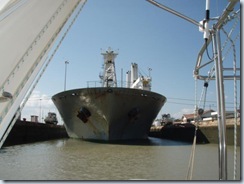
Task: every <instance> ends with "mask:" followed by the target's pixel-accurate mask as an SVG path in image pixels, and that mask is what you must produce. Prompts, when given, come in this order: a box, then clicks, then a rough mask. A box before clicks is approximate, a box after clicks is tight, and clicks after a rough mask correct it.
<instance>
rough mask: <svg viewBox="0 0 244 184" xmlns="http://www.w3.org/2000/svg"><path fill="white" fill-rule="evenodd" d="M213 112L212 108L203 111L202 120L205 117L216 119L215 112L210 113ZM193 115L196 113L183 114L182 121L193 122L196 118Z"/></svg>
mask: <svg viewBox="0 0 244 184" xmlns="http://www.w3.org/2000/svg"><path fill="white" fill-rule="evenodd" d="M213 112H215V111H214V110H212V109H209V110H206V111H204V112H203V114H202V115H201V119H202V120H205V119H207V120H214V119H216V114H212V113H213ZM195 116H196V115H195V114H194V113H193V114H183V116H182V121H183V122H185V123H191V122H194V120H195V118H196V117H195Z"/></svg>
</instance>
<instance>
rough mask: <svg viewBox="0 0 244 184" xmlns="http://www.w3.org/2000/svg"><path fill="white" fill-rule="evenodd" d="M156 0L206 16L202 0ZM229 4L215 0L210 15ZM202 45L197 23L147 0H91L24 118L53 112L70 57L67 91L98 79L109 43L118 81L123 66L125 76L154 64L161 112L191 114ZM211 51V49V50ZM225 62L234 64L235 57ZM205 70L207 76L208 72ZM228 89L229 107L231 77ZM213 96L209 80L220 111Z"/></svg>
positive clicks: (210, 97) (191, 14)
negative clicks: (133, 68) (134, 66)
mask: <svg viewBox="0 0 244 184" xmlns="http://www.w3.org/2000/svg"><path fill="white" fill-rule="evenodd" d="M158 2H160V3H162V4H164V5H166V6H168V7H170V8H172V9H175V10H177V11H178V12H180V13H182V14H184V15H186V16H188V17H191V18H193V19H195V20H196V21H201V20H203V19H204V17H205V1H204V0H184V1H182V0H158ZM227 4H228V1H227V0H211V5H210V16H211V17H216V16H218V15H219V14H221V13H222V11H223V9H224V8H225V7H226V5H227ZM238 6H239V5H238ZM238 6H237V7H238ZM238 9H239V8H238ZM237 30H238V31H239V30H240V28H239V27H238V29H237ZM239 39H240V38H239ZM237 42H240V41H237ZM203 43H204V39H203V34H202V33H201V32H199V30H198V27H197V26H195V25H193V24H191V23H189V22H187V21H185V20H182V19H181V18H179V17H176V16H175V15H172V14H170V13H168V12H166V11H164V10H162V9H159V8H158V7H156V6H154V5H152V4H150V3H148V2H147V1H145V0H88V1H87V3H86V4H85V6H84V8H83V10H82V11H81V14H80V15H79V17H78V19H77V20H76V22H75V23H74V25H73V27H72V28H71V30H70V32H69V33H68V35H67V36H66V38H65V40H64V41H63V44H62V45H61V47H60V49H59V50H58V52H57V53H56V55H55V56H54V58H53V60H52V62H51V63H50V65H49V67H48V69H47V70H46V72H45V74H44V75H43V77H42V79H41V80H40V82H39V84H38V85H37V87H36V88H35V91H34V92H33V95H32V97H31V98H30V100H29V102H28V103H27V104H26V107H25V109H24V110H23V112H22V117H26V118H27V119H28V118H29V115H30V114H35V113H36V114H37V115H39V113H40V112H41V113H42V114H44V115H46V114H47V112H48V111H49V110H51V111H54V108H53V107H52V102H51V100H50V98H51V96H53V95H54V94H56V93H58V92H60V91H63V89H64V69H65V64H64V62H65V61H66V60H68V61H69V64H68V66H67V87H66V88H67V89H74V88H84V87H87V81H98V80H99V77H98V75H99V73H100V72H101V71H102V68H101V66H102V62H103V58H102V55H101V54H100V53H101V49H103V50H105V49H107V48H108V47H111V48H112V49H114V50H115V51H118V53H119V55H118V56H117V59H116V71H117V80H121V69H123V80H125V72H126V71H127V70H129V69H130V64H131V63H132V62H136V63H138V65H139V69H140V70H141V71H144V72H145V73H148V68H152V71H151V76H152V91H154V92H157V93H160V94H163V95H164V96H166V97H167V102H166V104H165V105H164V107H163V108H162V110H161V112H160V115H161V114H164V113H167V114H168V113H169V114H171V116H173V117H175V118H179V117H181V116H182V114H184V113H193V109H194V104H195V101H194V99H195V81H194V78H193V70H194V67H195V64H196V59H197V55H198V52H199V50H200V48H201V47H202V45H203ZM209 50H210V53H211V48H210V49H209ZM237 50H238V52H237V54H239V55H240V44H237ZM239 55H238V60H239V62H238V66H240V57H239ZM205 57H206V56H205ZM227 63H229V64H230V65H232V61H230V62H229V61H228V62H227ZM211 66H212V65H211ZM204 72H206V75H207V71H204ZM238 85H239V86H240V83H239V82H238ZM202 86H203V81H198V86H197V89H198V92H197V93H198V98H200V94H201V90H202ZM225 88H226V93H225V95H226V102H227V105H226V106H227V108H230V107H233V102H234V100H233V81H231V82H230V81H227V82H226V83H225ZM215 94H216V92H215V81H211V82H210V84H209V88H208V93H207V102H206V106H207V107H206V109H208V108H209V107H211V108H212V109H214V110H217V106H216V95H215ZM238 96H240V87H238ZM39 99H42V100H39ZM239 99H240V98H239V97H238V100H239ZM238 104H240V103H238ZM229 110H231V109H229Z"/></svg>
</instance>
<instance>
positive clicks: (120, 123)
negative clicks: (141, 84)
mask: <svg viewBox="0 0 244 184" xmlns="http://www.w3.org/2000/svg"><path fill="white" fill-rule="evenodd" d="M52 100H53V102H54V104H55V106H56V107H57V109H58V111H59V113H60V115H61V116H62V118H63V120H64V126H65V128H66V131H67V133H68V135H69V137H71V138H82V139H86V140H105V141H109V140H129V139H146V138H147V137H148V133H149V131H150V127H151V125H152V123H153V120H154V119H155V118H156V116H157V114H158V113H159V111H160V109H161V108H162V106H163V105H164V103H165V102H166V98H165V97H164V96H162V95H160V94H157V93H154V92H151V91H145V90H140V89H131V88H106V87H101V88H82V89H75V90H69V91H65V92H61V93H58V94H56V95H54V96H53V97H52Z"/></svg>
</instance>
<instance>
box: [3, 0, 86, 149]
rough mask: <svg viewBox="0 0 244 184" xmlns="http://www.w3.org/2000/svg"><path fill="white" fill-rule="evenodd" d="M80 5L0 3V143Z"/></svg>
mask: <svg viewBox="0 0 244 184" xmlns="http://www.w3.org/2000/svg"><path fill="white" fill-rule="evenodd" d="M80 3H85V0H84V1H82V0H1V1H0V141H1V139H2V135H3V134H4V132H5V129H6V127H7V126H9V125H8V122H9V121H11V119H12V118H13V116H14V113H15V112H16V110H17V109H18V107H19V105H20V103H21V101H22V100H23V98H24V95H25V93H26V92H27V91H28V88H29V87H30V85H31V82H33V80H34V78H35V76H36V75H37V74H38V72H39V70H40V68H41V66H42V65H43V63H44V60H45V59H44V58H45V55H46V54H47V51H48V50H50V48H51V46H52V44H53V43H54V41H55V39H56V38H57V36H58V34H59V33H60V31H61V29H62V28H63V26H64V24H65V23H66V22H67V20H68V19H69V17H70V16H71V14H72V13H73V11H74V10H75V9H76V8H77V6H79V5H80ZM0 145H1V144H0ZM0 147H1V146H0Z"/></svg>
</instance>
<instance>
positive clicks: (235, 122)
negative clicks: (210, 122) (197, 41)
mask: <svg viewBox="0 0 244 184" xmlns="http://www.w3.org/2000/svg"><path fill="white" fill-rule="evenodd" d="M238 21H239V17H238V16H237V18H236V21H235V23H234V25H233V27H232V29H231V30H230V31H229V34H228V33H227V32H226V30H225V29H224V28H222V31H223V33H224V34H225V35H226V37H227V38H226V42H225V43H226V44H227V42H228V41H230V42H231V46H230V49H229V50H231V48H232V51H233V74H234V163H233V166H234V170H233V179H234V180H236V175H237V78H236V70H237V67H236V47H235V41H236V40H237V37H239V35H237V36H236V39H235V41H234V40H233V39H231V34H232V33H233V30H234V29H235V27H236V25H237V22H238ZM229 50H228V51H229Z"/></svg>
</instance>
